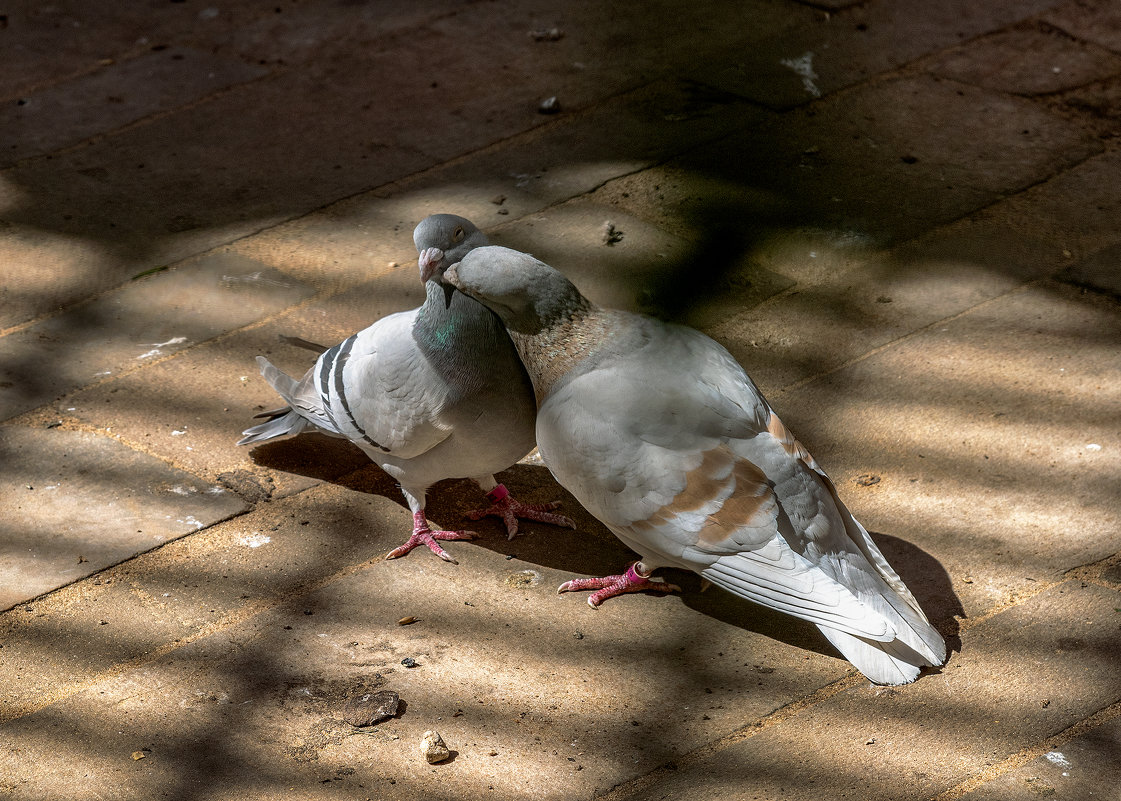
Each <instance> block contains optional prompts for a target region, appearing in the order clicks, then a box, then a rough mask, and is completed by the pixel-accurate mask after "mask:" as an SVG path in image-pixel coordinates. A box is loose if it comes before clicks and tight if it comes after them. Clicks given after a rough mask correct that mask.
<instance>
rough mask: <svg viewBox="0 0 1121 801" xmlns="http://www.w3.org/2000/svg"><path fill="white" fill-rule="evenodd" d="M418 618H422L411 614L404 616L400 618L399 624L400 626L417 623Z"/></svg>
mask: <svg viewBox="0 0 1121 801" xmlns="http://www.w3.org/2000/svg"><path fill="white" fill-rule="evenodd" d="M418 620H420V618H417V617H413V616H412V615H409V616H408V617H403V618H401V619H400V620H398V621H397V625H398V626H411V625H412V624H413V623H416V622H417V621H418Z"/></svg>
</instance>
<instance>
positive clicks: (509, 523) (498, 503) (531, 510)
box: [467, 484, 576, 540]
mask: <svg viewBox="0 0 1121 801" xmlns="http://www.w3.org/2000/svg"><path fill="white" fill-rule="evenodd" d="M487 500H488V501H490V502H491V504H492V506H490V508H488V509H475V510H474V511H471V512H468V513H467V517H469V518H470V519H471V520H481V519H482V518H484V517H487V516H488V515H493V516H494V517H501V518H502V520H503V521H504V522H505V523H506V534H507V535H508V537H507V538H508V539H511V540H512V539H514V537H515V536H517V533H518V518H519V517H521V518H523V519H525V520H537V521H539V522H541V523H552V524H553V525H555V526H567V527H568V528H576V524H575V523H573V522H572V521H571V520H569V519H568V518H567V517H565V516H564V515H557V514H553V510H554V509H558V508H560V501H552V502H550V503H539V504H533V505H528V504H524V503H521V502H520V501H516V500H514V496H512V495H511V494H510V492H509V490H507V489H506V486H505V485H504V484H499V485H498V486H497V487H495V488H494V489H492V490H491V491H490V492H488V493H487Z"/></svg>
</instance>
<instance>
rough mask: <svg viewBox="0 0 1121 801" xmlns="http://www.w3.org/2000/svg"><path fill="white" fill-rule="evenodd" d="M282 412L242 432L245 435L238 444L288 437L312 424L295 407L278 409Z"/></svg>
mask: <svg viewBox="0 0 1121 801" xmlns="http://www.w3.org/2000/svg"><path fill="white" fill-rule="evenodd" d="M277 411H279V412H281V414H279V415H277V416H276V417H273V418H270V419H269V420H268V421H266V422H264V423H261V424H260V425H256V426H253V427H252V428H247V429H245V430H244V431H242V432H241V433H242V434H244V435H245V436H244V437H242V438H241V439H239V440H238V441H237V444H238V445H249V444H251V443H253V442H265V441H266V440H270V439H276V438H277V437H287V436H288V435H290V434H299V433H300V432H301V431H303V430H304V429H305V428H308V427H309V426H310V425H311V424H310V423H308V421H307V420H305V419H304V418H303V417H300V415H299V414H298V413H297V412H296V410H295V409H291V408H287V407H285V408H284V409H278V410H277Z"/></svg>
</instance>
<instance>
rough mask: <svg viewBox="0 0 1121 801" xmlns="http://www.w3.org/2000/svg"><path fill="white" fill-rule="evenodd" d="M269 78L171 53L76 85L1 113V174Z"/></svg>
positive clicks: (235, 65)
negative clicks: (19, 163) (4, 141)
mask: <svg viewBox="0 0 1121 801" xmlns="http://www.w3.org/2000/svg"><path fill="white" fill-rule="evenodd" d="M266 73H267V70H266V69H264V68H263V67H261V66H259V65H255V64H246V63H244V62H243V61H240V60H234V59H229V58H221V57H216V56H214V55H213V54H212V53H204V52H201V51H199V50H195V49H191V48H184V47H169V48H166V49H160V50H156V51H149V52H147V53H143V54H141V55H139V56H137V57H136V58H132V59H128V60H126V61H122V62H113V63H110V64H106V65H104V69H100V70H97V71H95V72H92V73H89V74H87V75H84V76H81V77H79V78H77V79H75V80H71V81H68V82H66V83H63V84H58V85H56V86H53V87H50V88H49V89H45V90H42V91H39V92H36V93H35V94H34V95H33V96H32V97H31V98H30V99H24V100H23V102H21V103H8V104H5V105H3V106H0V128H2V129H3V130H4V132H5V139H7V141H8V142H9V144H8V146H7V147H3V148H0V169H3V168H5V167H8V166H11V165H12V164H13V163H15V162H17V161H19V160H21V159H25V158H28V157H30V156H37V155H41V154H44V153H49V152H51V151H53V150H60V149H62V148H65V147H67V146H69V145H75V144H77V143H79V142H81V141H83V140H85V139H89V138H91V137H93V136H98V135H104V134H106V133H107V132H110V131H113V130H115V129H117V128H121V127H124V126H125V125H127V124H129V123H131V122H135V121H136V120H139V119H141V118H143V117H147V116H149V115H151V114H157V113H159V112H161V111H168V110H170V109H174V108H176V107H178V106H182V105H186V104H189V103H193V102H195V101H198V100H200V99H201V98H204V97H206V96H207V95H210V94H213V93H215V92H219V91H221V90H223V89H226V88H228V87H230V86H233V85H235V84H238V83H244V82H246V81H251V80H253V79H255V78H259V77H261V76H262V75H265V74H266Z"/></svg>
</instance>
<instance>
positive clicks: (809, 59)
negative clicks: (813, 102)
mask: <svg viewBox="0 0 1121 801" xmlns="http://www.w3.org/2000/svg"><path fill="white" fill-rule="evenodd" d="M779 63H780V64H782V66H784V67H788V68H790V69H792V70H794V74H795V75H797V76H799V77H800V78H801V79H802V88H803V89H805V90H806V93H807V94H809V96H810V97H821V90H820V89H819V88H818V87H817V84H816V83H815V81H816V80H817V73H816V72H814V54H813V53H812V52H810V51H809V50H807V51H806V52H805V53H803V54H802V55H801V56H799V57H798V58H784V59H783V60H782V61H780V62H779Z"/></svg>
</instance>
